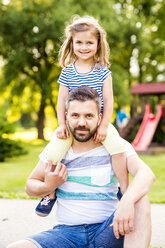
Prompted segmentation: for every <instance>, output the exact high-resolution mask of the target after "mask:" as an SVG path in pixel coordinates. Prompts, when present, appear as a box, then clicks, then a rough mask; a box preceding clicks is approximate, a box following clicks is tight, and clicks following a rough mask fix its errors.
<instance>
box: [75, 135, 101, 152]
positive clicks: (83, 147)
mask: <svg viewBox="0 0 165 248" xmlns="http://www.w3.org/2000/svg"><path fill="white" fill-rule="evenodd" d="M101 145H102V144H101V143H95V142H94V140H93V138H92V139H90V140H88V141H87V142H79V141H77V140H75V139H73V143H72V149H73V151H74V153H81V152H88V151H90V150H92V149H94V148H97V147H99V146H101Z"/></svg>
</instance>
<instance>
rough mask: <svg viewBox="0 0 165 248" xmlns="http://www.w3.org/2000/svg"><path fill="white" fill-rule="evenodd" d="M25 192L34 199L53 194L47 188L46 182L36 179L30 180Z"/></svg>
mask: <svg viewBox="0 0 165 248" xmlns="http://www.w3.org/2000/svg"><path fill="white" fill-rule="evenodd" d="M25 190H26V193H27V194H28V195H29V196H34V197H43V196H46V195H49V194H50V193H51V192H50V190H48V189H47V188H46V186H45V182H42V181H39V180H36V179H28V180H27V182H26V188H25Z"/></svg>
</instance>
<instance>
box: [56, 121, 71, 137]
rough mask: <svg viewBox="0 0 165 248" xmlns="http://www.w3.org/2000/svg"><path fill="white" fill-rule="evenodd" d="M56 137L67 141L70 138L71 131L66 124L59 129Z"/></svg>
mask: <svg viewBox="0 0 165 248" xmlns="http://www.w3.org/2000/svg"><path fill="white" fill-rule="evenodd" d="M56 136H57V138H59V139H67V138H68V137H69V131H68V129H67V126H66V125H65V124H62V125H60V126H59V127H58V128H57V130H56Z"/></svg>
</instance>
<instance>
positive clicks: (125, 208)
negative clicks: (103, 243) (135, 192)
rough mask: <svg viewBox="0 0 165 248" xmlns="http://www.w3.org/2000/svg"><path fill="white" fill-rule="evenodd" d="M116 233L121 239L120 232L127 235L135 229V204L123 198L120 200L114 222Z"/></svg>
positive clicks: (112, 225)
mask: <svg viewBox="0 0 165 248" xmlns="http://www.w3.org/2000/svg"><path fill="white" fill-rule="evenodd" d="M110 226H111V227H113V231H114V235H115V237H116V238H117V239H119V234H121V235H125V234H128V233H130V232H132V231H133V230H134V204H133V202H131V201H128V200H127V199H124V196H123V198H122V199H121V200H120V202H119V205H118V208H117V210H116V212H115V215H114V219H113V223H112V224H111V225H110Z"/></svg>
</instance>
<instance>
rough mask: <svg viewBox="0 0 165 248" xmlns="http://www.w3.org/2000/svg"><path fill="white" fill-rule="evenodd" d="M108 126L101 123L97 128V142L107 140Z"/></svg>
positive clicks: (95, 138) (95, 136) (95, 137)
mask: <svg viewBox="0 0 165 248" xmlns="http://www.w3.org/2000/svg"><path fill="white" fill-rule="evenodd" d="M107 128H108V127H106V126H104V125H101V124H100V126H99V127H98V128H97V131H96V133H95V135H94V140H95V142H98V143H99V142H102V141H104V140H105V138H106V136H107Z"/></svg>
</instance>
